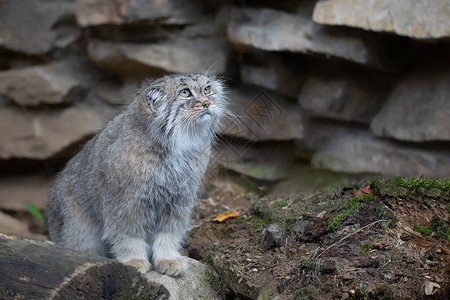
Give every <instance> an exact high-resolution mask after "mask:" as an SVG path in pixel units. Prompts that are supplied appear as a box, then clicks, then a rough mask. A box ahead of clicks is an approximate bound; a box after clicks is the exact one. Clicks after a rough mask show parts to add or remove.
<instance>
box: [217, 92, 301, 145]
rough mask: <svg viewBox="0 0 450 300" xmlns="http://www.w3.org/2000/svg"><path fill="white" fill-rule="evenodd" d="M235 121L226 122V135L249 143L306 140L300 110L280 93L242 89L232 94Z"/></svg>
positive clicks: (230, 107) (231, 107)
mask: <svg viewBox="0 0 450 300" xmlns="http://www.w3.org/2000/svg"><path fill="white" fill-rule="evenodd" d="M228 97H229V99H230V101H229V102H230V105H229V109H230V110H231V111H232V112H233V114H234V116H235V117H234V118H232V119H231V121H229V122H226V123H225V124H224V126H223V129H222V131H221V132H222V134H225V135H229V136H232V137H237V138H244V139H247V140H248V141H268V140H273V141H283V140H299V139H302V138H303V135H304V128H303V123H302V122H303V120H302V115H301V112H300V108H299V107H298V106H297V105H295V104H293V103H290V102H288V101H287V100H285V98H284V97H283V96H281V95H279V94H275V93H268V92H266V91H264V90H260V89H255V88H249V87H244V86H242V87H238V88H234V89H231V90H230V91H229V95H228Z"/></svg>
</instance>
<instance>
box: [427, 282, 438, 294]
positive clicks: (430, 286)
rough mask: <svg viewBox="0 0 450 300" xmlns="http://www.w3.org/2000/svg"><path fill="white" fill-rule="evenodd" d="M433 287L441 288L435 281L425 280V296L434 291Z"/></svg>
mask: <svg viewBox="0 0 450 300" xmlns="http://www.w3.org/2000/svg"><path fill="white" fill-rule="evenodd" d="M434 288H436V289H439V288H441V286H440V285H439V284H437V283H436V282H431V281H425V295H427V296H431V295H433V294H434V293H435V292H436V291H434Z"/></svg>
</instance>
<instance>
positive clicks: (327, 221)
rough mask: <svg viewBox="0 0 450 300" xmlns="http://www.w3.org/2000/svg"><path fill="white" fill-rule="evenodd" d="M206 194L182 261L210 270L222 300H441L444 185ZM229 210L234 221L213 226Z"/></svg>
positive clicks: (446, 288) (228, 188) (232, 185)
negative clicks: (234, 212) (206, 265)
mask: <svg viewBox="0 0 450 300" xmlns="http://www.w3.org/2000/svg"><path fill="white" fill-rule="evenodd" d="M243 186H246V187H247V188H244V187H243ZM249 186H250V188H249ZM207 190H208V191H209V193H208V194H207V195H204V197H203V198H202V199H201V200H200V202H199V205H198V210H197V214H196V215H195V217H196V222H195V225H194V227H193V229H192V230H191V234H190V238H189V243H188V244H189V246H188V253H189V255H190V256H192V257H194V258H196V259H199V260H202V261H204V262H206V263H209V264H211V265H212V266H213V267H214V269H215V270H216V271H217V273H218V274H219V278H218V281H220V283H221V285H220V287H219V289H220V291H221V292H222V294H223V295H224V298H226V299H448V295H449V294H450V282H449V278H450V262H449V257H450V256H449V254H450V241H449V239H450V233H449V209H450V204H449V199H450V197H449V191H450V181H449V180H448V179H446V180H441V181H439V180H434V179H431V180H428V179H423V178H412V179H402V178H394V179H390V180H381V179H374V180H372V181H370V182H364V183H362V184H352V185H347V186H342V187H337V188H335V189H332V190H328V191H326V192H323V193H317V194H313V193H309V194H298V195H295V196H283V195H272V196H269V197H264V196H263V197H261V195H262V194H264V192H265V191H264V188H261V187H256V188H255V187H254V186H253V187H252V186H251V185H249V184H248V182H247V183H246V184H245V185H243V184H242V182H240V179H239V178H222V179H221V180H216V181H214V182H213V183H212V184H211V185H210V186H209V187H208V189H207ZM249 190H250V191H249ZM207 208H208V209H207ZM230 209H233V210H238V211H239V212H240V213H241V216H240V217H238V218H233V219H229V220H226V221H223V222H214V221H211V218H212V217H214V216H216V215H218V214H220V213H223V212H224V211H226V210H230Z"/></svg>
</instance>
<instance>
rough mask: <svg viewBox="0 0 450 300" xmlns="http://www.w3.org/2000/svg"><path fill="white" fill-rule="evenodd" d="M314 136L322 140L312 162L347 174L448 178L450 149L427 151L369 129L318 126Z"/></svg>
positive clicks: (322, 167)
mask: <svg viewBox="0 0 450 300" xmlns="http://www.w3.org/2000/svg"><path fill="white" fill-rule="evenodd" d="M311 136H314V137H312V139H314V138H315V139H321V140H322V142H321V145H319V146H318V147H317V145H316V147H317V149H318V151H317V152H316V153H315V154H314V155H313V157H312V165H313V166H314V167H316V168H320V169H328V170H332V171H338V172H347V173H377V174H384V175H390V176H397V175H400V176H408V177H410V176H425V177H438V178H448V177H449V176H450V152H449V151H444V150H424V149H418V148H414V147H410V146H406V145H404V146H403V145H398V144H396V143H393V142H391V141H387V140H382V139H378V138H376V137H374V136H373V135H371V134H370V132H368V131H365V130H356V129H355V130H352V131H349V130H343V129H342V128H340V129H336V128H323V127H320V126H316V127H315V129H314V133H312V134H311Z"/></svg>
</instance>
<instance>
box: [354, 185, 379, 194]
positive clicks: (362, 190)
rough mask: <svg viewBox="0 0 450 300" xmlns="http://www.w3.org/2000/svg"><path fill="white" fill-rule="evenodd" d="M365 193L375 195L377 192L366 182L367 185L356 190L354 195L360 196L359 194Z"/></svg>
mask: <svg viewBox="0 0 450 300" xmlns="http://www.w3.org/2000/svg"><path fill="white" fill-rule="evenodd" d="M363 194H367V195H372V196H375V192H374V191H372V190H371V189H370V184H366V186H365V187H363V188H362V189H360V190H358V191H356V192H355V194H354V195H355V196H359V195H363Z"/></svg>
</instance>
